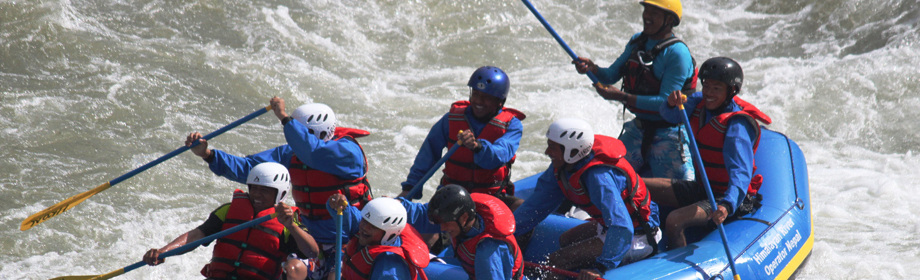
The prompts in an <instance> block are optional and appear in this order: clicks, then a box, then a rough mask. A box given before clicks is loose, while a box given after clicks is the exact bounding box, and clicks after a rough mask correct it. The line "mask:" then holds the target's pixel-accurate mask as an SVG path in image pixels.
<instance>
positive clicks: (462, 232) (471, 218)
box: [454, 212, 476, 238]
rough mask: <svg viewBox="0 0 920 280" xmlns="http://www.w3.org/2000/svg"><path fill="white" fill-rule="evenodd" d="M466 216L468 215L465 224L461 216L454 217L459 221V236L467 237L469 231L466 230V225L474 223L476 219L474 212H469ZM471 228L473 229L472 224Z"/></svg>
mask: <svg viewBox="0 0 920 280" xmlns="http://www.w3.org/2000/svg"><path fill="white" fill-rule="evenodd" d="M466 217H467V219H466V223H464V224H460V217H457V219H454V221H455V222H457V226H459V227H460V234H459V235H457V238H462V237H466V233H467V232H468V230H466V226H467V225H469V224H470V223H472V222H473V221H474V219H476V217H474V216H473V214H472V213H469V212H467V215H466ZM471 229H472V226H471Z"/></svg>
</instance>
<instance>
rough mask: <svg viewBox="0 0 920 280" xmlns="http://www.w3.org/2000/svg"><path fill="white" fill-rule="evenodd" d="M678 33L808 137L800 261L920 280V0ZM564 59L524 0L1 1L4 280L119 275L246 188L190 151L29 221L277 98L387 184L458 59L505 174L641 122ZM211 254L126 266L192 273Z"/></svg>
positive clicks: (726, 14) (245, 140)
mask: <svg viewBox="0 0 920 280" xmlns="http://www.w3.org/2000/svg"><path fill="white" fill-rule="evenodd" d="M533 4H534V5H535V6H536V7H537V8H538V9H539V10H540V11H541V12H542V13H543V15H544V16H545V17H546V18H547V20H548V21H549V22H550V23H551V24H552V25H553V26H554V27H555V28H556V30H557V31H558V32H559V34H560V35H561V36H562V37H563V38H564V39H565V40H566V41H567V42H568V43H569V45H570V46H571V47H572V48H573V50H574V51H575V52H576V53H578V54H579V55H581V56H583V57H589V58H592V59H594V60H595V61H597V62H598V63H600V64H609V63H612V62H613V60H614V59H615V58H616V56H617V55H619V53H620V52H621V51H622V49H623V47H624V45H625V43H626V41H627V39H628V38H629V36H630V35H632V34H634V33H635V32H638V31H639V30H641V25H640V21H641V20H640V14H641V9H642V8H641V6H640V5H639V4H637V3H636V1H598V0H545V1H544V0H539V1H535V2H534V3H533ZM676 33H677V35H678V36H680V37H681V38H682V39H683V40H684V41H685V42H687V44H688V45H689V46H690V49H691V51H692V52H693V54H694V56H695V57H696V59H697V60H698V61H699V62H701V61H703V60H705V59H706V58H709V57H713V56H729V57H733V58H735V59H736V60H738V61H739V62H740V63H741V65H742V67H743V68H744V70H745V74H746V79H745V84H744V88H743V90H742V95H741V97H743V98H745V99H746V100H748V101H750V102H751V103H753V104H755V105H757V106H758V107H759V108H761V109H762V110H763V111H765V112H766V113H767V114H769V115H770V116H771V117H772V118H773V121H774V123H773V124H772V125H770V126H769V127H770V128H771V129H773V130H776V131H780V132H783V133H785V134H786V135H788V136H789V137H790V138H792V139H793V140H795V141H797V142H798V143H799V145H800V146H801V147H802V149H803V150H804V152H805V157H806V159H807V161H808V165H809V166H808V167H809V175H810V178H809V179H810V182H811V196H812V205H811V207H812V208H813V210H814V217H813V218H814V229H815V232H816V233H815V245H814V252H813V254H812V257H811V260H810V262H809V263H808V264H807V266H806V267H805V269H804V271H803V273H802V274H801V275H800V277H801V278H802V279H864V278H896V279H897V278H906V279H910V278H914V279H917V278H920V271H917V270H916V269H911V268H910V267H911V266H914V265H916V264H917V263H920V239H918V238H917V236H920V200H918V199H916V198H915V197H914V196H913V195H911V193H915V192H916V190H915V189H914V188H915V187H916V185H917V184H918V183H920V175H918V172H916V166H918V165H920V157H918V155H916V154H917V153H918V152H920V132H918V131H920V122H918V121H917V120H918V119H920V110H917V108H918V107H920V94H918V93H917V91H918V90H920V44H918V43H917V42H920V3H918V1H917V0H913V1H896V0H871V1H868V0H837V1H814V0H764V1H750V0H749V1H734V0H716V1H712V0H706V1H704V0H687V1H684V19H683V21H682V23H681V25H680V26H679V27H678V28H677V29H676ZM570 60H571V59H570V58H569V57H568V56H567V55H566V54H565V52H564V51H563V50H562V49H561V48H560V47H559V45H558V44H557V43H556V42H555V41H554V40H553V39H552V37H550V35H549V34H548V33H547V32H546V30H545V29H543V27H542V26H541V25H540V24H539V22H538V21H537V20H536V18H534V16H533V15H532V14H530V12H529V11H528V10H527V9H526V7H525V6H524V5H523V4H522V3H521V2H517V1H494V0H474V1H436V0H397V1H393V0H367V1H354V0H336V1H330V0H311V1H267V0H249V1H239V0H225V1H214V0H197V1H195V0H192V1H162V0H151V1H124V0H114V1H106V0H96V1H92V0H90V1H86V0H55V1H11V0H0V100H2V102H0V137H2V142H0V157H2V158H5V159H6V160H3V161H0V174H2V175H0V225H2V227H0V252H2V253H0V279H47V278H52V277H58V276H66V275H83V274H101V273H105V272H109V271H112V270H116V269H118V268H121V267H124V266H127V265H129V264H132V263H134V262H137V261H139V260H140V259H141V256H142V254H143V253H144V252H145V251H146V250H147V249H148V248H154V247H157V248H158V247H160V246H162V245H164V244H166V243H167V242H169V241H170V240H172V239H173V238H174V237H175V236H178V235H180V234H182V233H184V232H186V231H188V230H190V229H192V228H194V227H195V226H197V225H198V224H199V223H201V222H202V221H203V220H204V218H205V217H206V216H207V214H208V213H209V212H210V211H211V210H213V209H214V208H215V207H217V206H218V205H220V204H222V203H225V202H228V201H229V199H230V195H231V191H232V190H233V189H234V188H236V187H241V185H238V184H235V183H231V182H229V181H228V180H225V179H222V178H220V177H216V176H214V175H213V174H212V173H211V172H210V171H208V169H207V166H206V164H205V163H204V162H202V161H201V160H200V159H198V158H197V157H195V156H193V155H191V153H186V154H182V155H179V156H177V157H176V158H173V159H172V160H169V161H166V162H164V163H162V164H160V165H158V166H156V167H154V168H152V169H150V170H148V171H147V172H144V173H141V174H139V175H137V176H134V177H132V178H130V179H128V180H126V181H124V182H122V183H120V184H117V185H116V186H113V187H112V188H110V189H109V190H107V191H104V192H102V193H100V194H97V195H95V196H93V197H91V198H90V199H89V200H87V201H86V202H83V203H82V204H80V205H78V206H77V207H76V208H74V209H72V210H69V211H68V212H66V213H64V214H61V215H59V216H57V217H54V218H52V219H50V220H48V221H47V222H45V223H43V224H40V225H38V226H36V227H34V228H32V229H30V230H28V231H20V230H19V224H20V223H21V222H22V221H23V220H24V219H25V218H26V217H28V216H29V215H31V214H34V213H37V212H39V211H41V210H42V209H45V208H46V207H49V206H51V205H54V204H55V203H57V202H60V201H62V200H64V199H66V198H68V197H70V196H72V195H75V194H78V193H81V192H85V191H88V190H90V189H92V188H93V187H95V186H97V185H99V184H102V183H104V182H107V181H109V180H112V179H114V178H116V177H118V176H120V175H122V174H125V173H127V172H128V171H130V170H133V169H135V168H137V167H139V166H141V165H143V164H145V163H147V162H150V161H152V160H154V159H156V158H158V157H160V156H162V155H164V154H166V153H168V152H170V151H173V150H175V149H177V148H179V147H180V146H181V145H182V144H183V141H184V137H185V135H187V134H188V133H190V132H193V131H201V132H202V133H208V132H211V131H214V130H216V129H218V128H220V127H222V126H224V125H226V124H228V123H230V122H232V121H234V120H236V119H239V118H241V117H243V116H245V115H247V114H249V113H251V112H253V111H255V110H256V109H259V108H260V107H265V106H266V105H268V100H269V99H270V98H271V97H272V96H280V97H282V98H284V99H285V100H286V101H287V104H288V110H289V111H292V110H293V109H294V108H296V106H299V105H301V104H305V103H310V102H322V103H326V104H329V105H330V106H331V107H333V108H335V109H336V113H337V115H338V118H339V125H340V126H347V127H355V128H361V129H366V130H369V131H371V132H372V133H373V134H372V135H371V136H369V137H366V138H362V141H361V143H362V145H363V146H364V148H365V150H366V151H367V156H368V160H369V162H370V167H371V170H370V172H369V175H368V176H369V177H368V178H369V179H370V182H371V184H372V186H373V188H374V189H375V194H376V195H378V196H379V195H395V194H396V193H397V192H398V189H399V188H398V184H399V183H400V182H402V181H403V180H404V179H405V176H406V173H407V172H408V168H409V166H410V165H411V163H412V161H413V159H414V156H415V153H416V152H417V150H418V147H419V146H420V145H421V142H422V141H423V139H424V137H425V135H426V133H427V131H428V129H429V128H430V126H431V125H432V124H433V123H434V122H435V121H437V120H438V119H439V118H440V117H441V116H442V115H443V114H444V113H445V112H446V111H447V109H448V107H449V105H450V104H451V103H452V102H453V101H455V100H461V99H466V98H467V95H468V89H467V87H466V85H465V83H466V79H467V78H468V77H469V74H470V73H472V71H473V70H474V69H476V68H477V67H479V66H482V65H496V66H499V67H501V68H503V69H504V70H505V71H507V72H508V73H509V75H510V77H511V82H512V90H511V94H510V97H509V99H508V102H507V104H506V105H507V106H509V107H513V108H517V109H520V110H521V111H524V112H525V113H526V114H527V115H528V117H527V119H526V120H525V121H524V122H523V124H524V139H523V141H522V143H521V148H520V150H519V152H518V159H517V163H516V164H515V165H514V172H513V176H514V178H515V179H521V178H524V177H526V176H529V175H531V174H534V173H536V172H540V171H542V170H543V169H544V168H545V167H546V166H547V165H548V162H549V160H548V158H547V157H545V156H543V155H542V151H543V149H544V146H545V138H544V137H543V133H544V131H545V129H546V128H547V127H548V125H549V124H550V123H551V122H552V121H553V120H555V119H557V118H560V117H580V118H583V119H588V120H591V122H592V124H593V125H594V127H595V130H596V131H597V132H599V133H601V134H607V135H613V136H616V135H617V134H618V133H619V131H620V128H621V126H622V123H623V121H624V119H630V118H631V116H629V115H628V113H627V114H626V115H624V114H623V113H622V106H621V105H618V104H617V103H611V102H607V101H604V100H603V99H601V98H600V97H598V96H597V94H595V93H594V91H593V90H592V88H591V87H590V85H589V84H590V81H589V80H588V79H587V78H586V77H584V76H582V75H578V74H577V73H575V71H574V67H572V66H571V64H570V63H569V61H570ZM283 141H284V138H283V134H282V130H281V125H280V124H279V123H278V121H277V119H276V118H274V116H272V115H271V114H266V115H264V116H262V117H259V118H257V119H255V120H253V121H250V122H248V123H246V124H244V125H242V126H240V127H238V128H236V129H234V130H231V131H230V132H227V133H225V134H224V135H222V136H219V137H218V138H216V139H213V140H212V141H211V143H212V144H211V145H212V147H213V148H217V149H221V150H225V151H228V152H231V153H234V154H239V155H245V154H252V153H256V152H259V151H262V150H265V149H268V148H271V147H274V146H277V145H280V144H283ZM426 187H427V190H426V194H427V195H430V193H431V192H432V190H433V188H434V184H433V183H429V184H428V185H427V186H426ZM427 195H426V197H425V198H424V200H427ZM210 251H211V249H210V247H209V248H201V249H199V250H196V251H194V252H191V253H189V254H186V255H183V256H178V257H173V258H169V259H167V262H166V264H164V265H161V266H158V267H143V268H139V269H137V270H136V271H133V272H129V273H127V274H125V275H124V276H122V278H123V279H195V278H198V271H199V269H200V268H201V266H202V265H203V264H204V263H205V262H206V261H207V260H208V259H209V257H210Z"/></svg>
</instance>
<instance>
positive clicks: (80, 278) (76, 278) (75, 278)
mask: <svg viewBox="0 0 920 280" xmlns="http://www.w3.org/2000/svg"><path fill="white" fill-rule="evenodd" d="M97 276H99V275H71V276H61V277H58V278H51V279H48V280H89V279H93V278H95V277H97Z"/></svg>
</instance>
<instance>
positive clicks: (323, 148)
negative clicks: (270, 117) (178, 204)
mask: <svg viewBox="0 0 920 280" xmlns="http://www.w3.org/2000/svg"><path fill="white" fill-rule="evenodd" d="M284 136H285V138H286V139H287V142H288V144H287V145H281V146H278V147H275V148H272V149H268V150H265V151H262V152H260V153H257V154H254V155H250V156H246V157H238V156H235V155H231V154H228V153H226V152H223V151H220V150H217V149H215V150H213V152H214V159H213V160H211V161H210V162H208V167H209V168H210V169H211V171H212V172H214V174H216V175H218V176H222V177H225V178H227V179H230V180H233V181H236V182H239V183H241V184H246V178H247V177H248V176H249V170H250V169H252V167H254V166H256V165H257V164H259V163H263V162H277V163H280V164H281V165H284V166H285V167H290V166H291V158H292V157H293V156H294V155H295V154H296V155H297V158H298V159H300V160H301V161H303V163H304V164H306V165H307V166H310V167H312V168H316V169H318V170H320V171H323V172H327V173H330V174H332V175H336V176H339V177H341V178H343V179H357V178H361V177H363V176H364V175H365V174H364V165H365V162H364V154H363V153H362V152H361V147H360V146H358V144H357V143H355V142H352V141H350V140H346V139H339V140H336V141H323V140H321V139H319V138H317V137H316V136H315V135H313V134H311V133H309V131H308V130H307V128H306V127H305V126H304V125H303V124H301V123H300V122H298V121H297V120H296V119H294V120H291V121H289V122H288V123H287V124H285V125H284ZM289 193H290V192H289ZM301 221H302V222H303V223H304V225H305V226H306V227H307V228H308V229H309V230H310V234H311V235H312V236H313V238H315V239H316V241H317V242H319V243H326V244H329V243H335V222H334V221H333V219H326V220H311V219H301ZM345 238H346V240H347V238H348V237H347V236H345Z"/></svg>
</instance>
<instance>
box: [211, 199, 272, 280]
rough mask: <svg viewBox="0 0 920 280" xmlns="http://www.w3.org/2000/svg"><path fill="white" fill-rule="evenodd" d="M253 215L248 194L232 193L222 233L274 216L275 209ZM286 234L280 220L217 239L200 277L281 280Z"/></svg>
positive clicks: (270, 221) (269, 221)
mask: <svg viewBox="0 0 920 280" xmlns="http://www.w3.org/2000/svg"><path fill="white" fill-rule="evenodd" d="M253 212H254V210H253V209H252V203H251V202H250V200H249V194H248V193H245V192H243V191H241V190H235V191H233V201H231V202H230V209H229V210H228V211H227V217H226V218H225V219H224V224H223V227H222V228H221V230H226V229H229V228H231V227H234V226H237V225H240V224H242V223H245V222H248V221H252V220H253V219H256V218H259V217H262V216H267V215H271V214H272V213H275V208H274V207H272V208H268V209H265V210H262V211H261V212H259V213H253ZM284 233H285V232H284V225H282V224H281V223H280V222H278V219H271V220H268V221H266V222H263V223H261V224H258V225H256V226H253V227H251V228H248V229H244V230H241V231H237V232H235V233H232V234H230V235H227V236H225V237H223V238H219V239H217V244H215V245H214V253H213V254H212V257H211V262H210V263H209V264H207V265H205V266H204V268H202V269H201V275H204V276H205V277H207V278H216V279H229V278H231V277H237V278H239V279H265V280H269V279H272V280H274V279H280V278H281V272H282V270H281V263H282V262H284V260H285V257H286V254H285V253H284V252H282V251H281V240H282V238H285V237H284V236H285V234H284Z"/></svg>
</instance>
